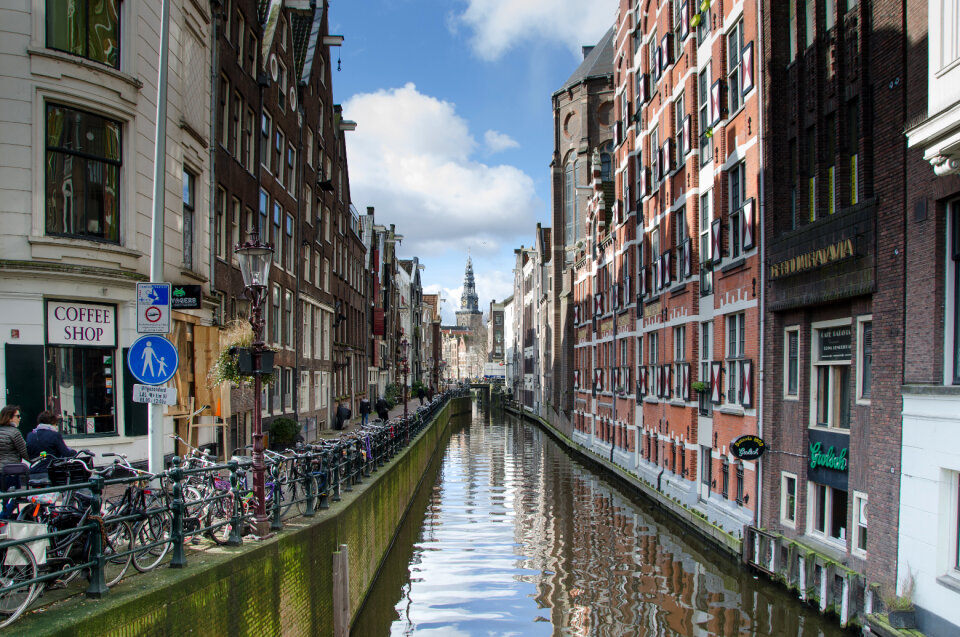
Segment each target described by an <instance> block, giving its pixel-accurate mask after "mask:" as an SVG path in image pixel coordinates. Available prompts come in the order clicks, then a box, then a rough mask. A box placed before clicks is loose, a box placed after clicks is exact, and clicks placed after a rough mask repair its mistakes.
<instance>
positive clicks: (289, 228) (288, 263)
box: [283, 213, 296, 272]
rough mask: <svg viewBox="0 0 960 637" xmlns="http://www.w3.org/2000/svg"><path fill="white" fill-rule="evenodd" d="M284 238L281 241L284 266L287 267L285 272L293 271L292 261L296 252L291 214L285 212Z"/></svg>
mask: <svg viewBox="0 0 960 637" xmlns="http://www.w3.org/2000/svg"><path fill="white" fill-rule="evenodd" d="M285 230H286V235H287V236H286V238H285V240H284V242H283V256H284V260H285V262H284V267H285V268H286V269H287V272H293V271H294V269H293V263H294V258H293V257H294V253H295V252H296V245H295V244H294V241H293V215H292V214H289V213H287V225H286V228H285Z"/></svg>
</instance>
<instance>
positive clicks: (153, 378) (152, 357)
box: [127, 334, 180, 385]
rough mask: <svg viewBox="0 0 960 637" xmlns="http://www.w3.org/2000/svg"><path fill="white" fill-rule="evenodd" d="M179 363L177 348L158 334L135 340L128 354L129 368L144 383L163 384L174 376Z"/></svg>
mask: <svg viewBox="0 0 960 637" xmlns="http://www.w3.org/2000/svg"><path fill="white" fill-rule="evenodd" d="M179 365H180V356H179V354H178V353H177V348H176V347H174V345H173V343H171V342H170V341H168V340H167V339H165V338H164V337H162V336H159V335H156V334H148V335H146V336H141V337H140V338H138V339H137V340H135V341H134V342H133V345H131V346H130V351H129V353H128V354H127V368H128V369H129V370H130V373H131V374H133V377H134V378H136V379H137V380H138V381H140V382H141V383H143V384H144V385H162V384H163V383H165V382H167V381H168V380H170V379H171V378H173V375H174V374H176V373H177V367H179Z"/></svg>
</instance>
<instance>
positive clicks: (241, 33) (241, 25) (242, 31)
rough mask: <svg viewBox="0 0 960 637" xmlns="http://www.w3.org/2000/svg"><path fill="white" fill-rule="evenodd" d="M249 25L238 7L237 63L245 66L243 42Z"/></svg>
mask: <svg viewBox="0 0 960 637" xmlns="http://www.w3.org/2000/svg"><path fill="white" fill-rule="evenodd" d="M246 37H247V27H246V23H245V21H244V19H243V14H242V13H240V9H237V64H239V65H240V66H241V67H242V66H243V43H244V42H245V41H246Z"/></svg>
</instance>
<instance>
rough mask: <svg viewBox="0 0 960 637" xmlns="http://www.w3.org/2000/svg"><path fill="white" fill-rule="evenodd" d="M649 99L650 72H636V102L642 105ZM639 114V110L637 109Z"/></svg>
mask: <svg viewBox="0 0 960 637" xmlns="http://www.w3.org/2000/svg"><path fill="white" fill-rule="evenodd" d="M649 99H650V74H649V73H637V102H638V103H639V104H640V105H641V106H643V105H644V104H646V103H647V100H649ZM637 115H638V116H639V115H640V111H639V110H638V111H637Z"/></svg>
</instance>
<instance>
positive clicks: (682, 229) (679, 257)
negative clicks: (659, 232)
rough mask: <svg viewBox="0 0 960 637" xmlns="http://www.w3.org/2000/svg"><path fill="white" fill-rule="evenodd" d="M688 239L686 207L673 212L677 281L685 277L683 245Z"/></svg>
mask: <svg viewBox="0 0 960 637" xmlns="http://www.w3.org/2000/svg"><path fill="white" fill-rule="evenodd" d="M688 239H689V237H688V236H687V210H686V208H680V209H679V210H675V211H674V213H673V245H674V247H675V248H676V254H675V255H674V259H673V260H674V262H675V263H676V267H675V270H674V272H675V277H674V278H676V280H677V281H682V280H683V277H684V271H683V268H684V257H683V250H684V248H683V245H684V243H686V241H687V240H688Z"/></svg>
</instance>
